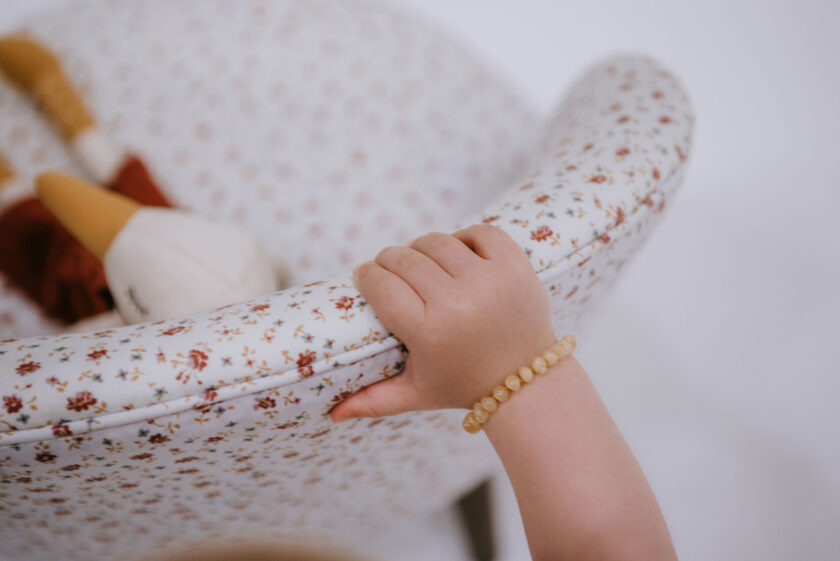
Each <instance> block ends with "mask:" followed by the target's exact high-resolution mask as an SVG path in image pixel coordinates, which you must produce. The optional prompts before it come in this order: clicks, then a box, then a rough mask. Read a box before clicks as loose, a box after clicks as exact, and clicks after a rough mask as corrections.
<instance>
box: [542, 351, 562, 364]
mask: <svg viewBox="0 0 840 561" xmlns="http://www.w3.org/2000/svg"><path fill="white" fill-rule="evenodd" d="M542 357H543V360H544V361H545V362H546V364H548V365H549V366H554V365H555V364H557V361H558V360H560V357H559V356H557V354H556V353H555V352H554V351H552V350H550V349H549V350H547V351H545V352H544V353H543V354H542Z"/></svg>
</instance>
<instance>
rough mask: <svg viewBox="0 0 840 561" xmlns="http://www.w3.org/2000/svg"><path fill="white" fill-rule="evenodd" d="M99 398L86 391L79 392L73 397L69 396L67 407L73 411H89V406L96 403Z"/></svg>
mask: <svg viewBox="0 0 840 561" xmlns="http://www.w3.org/2000/svg"><path fill="white" fill-rule="evenodd" d="M96 401H97V399H96V398H95V397H93V394H92V393H90V392H88V391H84V392H79V393H77V394H76V395H75V396H73V397H68V398H67V409H69V410H71V411H87V409H88V407H90V406H91V405H95V404H96Z"/></svg>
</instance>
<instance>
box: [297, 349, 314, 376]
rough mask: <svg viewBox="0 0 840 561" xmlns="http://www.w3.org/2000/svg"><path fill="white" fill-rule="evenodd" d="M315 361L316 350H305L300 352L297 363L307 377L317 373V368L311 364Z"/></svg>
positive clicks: (300, 370)
mask: <svg viewBox="0 0 840 561" xmlns="http://www.w3.org/2000/svg"><path fill="white" fill-rule="evenodd" d="M313 362H315V351H303V352H302V353H299V354H298V360H297V365H298V372H299V373H300V375H301V376H303V377H304V378H307V377H309V376H312V375H313V374H314V373H315V370H314V369H313V368H312V366H310V365H311V364H312V363H313Z"/></svg>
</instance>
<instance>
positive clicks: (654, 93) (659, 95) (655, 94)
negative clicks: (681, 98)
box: [650, 90, 665, 99]
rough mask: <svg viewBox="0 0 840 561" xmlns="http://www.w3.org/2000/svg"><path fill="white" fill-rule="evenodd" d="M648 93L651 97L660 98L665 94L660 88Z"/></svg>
mask: <svg viewBox="0 0 840 561" xmlns="http://www.w3.org/2000/svg"><path fill="white" fill-rule="evenodd" d="M650 95H651V97H652V98H653V99H662V98H663V97H665V94H664V93H662V92H661V91H660V90H656V91H655V92H653V93H652V94H650Z"/></svg>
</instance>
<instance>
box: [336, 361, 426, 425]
mask: <svg viewBox="0 0 840 561" xmlns="http://www.w3.org/2000/svg"><path fill="white" fill-rule="evenodd" d="M415 401H416V392H415V390H414V388H413V387H412V386H411V383H410V379H409V377H408V376H406V372H403V373H402V374H397V375H396V376H394V377H392V378H388V379H387V380H383V381H381V382H377V383H375V384H371V385H370V386H367V387H366V388H364V389H362V390H360V391H358V392H356V393H355V394H353V395H351V396H350V397H348V398H347V399H345V400H344V401H342V402H341V403H339V404H338V405H336V406H335V407H334V408H333V410H332V412H330V417H331V418H332V420H333V422H335V423H340V422H342V421H347V420H349V419H354V418H356V417H387V416H390V415H399V414H400V413H405V412H407V411H414V410H415V409H417V407H415V405H414V404H415Z"/></svg>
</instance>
